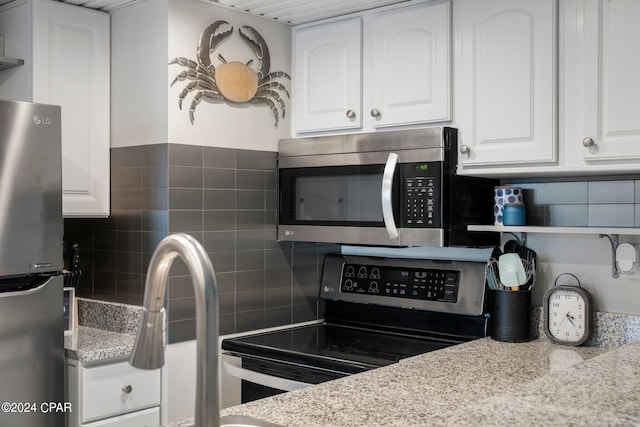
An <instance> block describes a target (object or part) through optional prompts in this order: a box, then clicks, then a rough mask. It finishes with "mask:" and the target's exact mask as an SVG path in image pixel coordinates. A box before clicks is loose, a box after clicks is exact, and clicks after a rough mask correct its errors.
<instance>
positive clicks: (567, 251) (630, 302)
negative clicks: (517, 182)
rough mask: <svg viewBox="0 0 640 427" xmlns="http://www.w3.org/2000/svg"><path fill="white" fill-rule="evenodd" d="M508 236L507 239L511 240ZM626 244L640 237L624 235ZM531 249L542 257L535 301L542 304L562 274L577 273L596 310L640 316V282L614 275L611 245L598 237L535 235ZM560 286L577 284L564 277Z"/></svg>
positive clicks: (529, 243)
mask: <svg viewBox="0 0 640 427" xmlns="http://www.w3.org/2000/svg"><path fill="white" fill-rule="evenodd" d="M508 238H509V236H506V237H505V239H508ZM620 241H621V242H622V243H625V242H626V243H637V242H640V240H639V238H638V237H637V236H636V237H629V236H621V238H620ZM527 246H529V247H531V248H532V249H534V250H535V251H536V252H537V253H538V256H539V268H538V278H537V281H536V285H535V289H534V294H533V298H534V299H533V301H534V304H536V305H541V303H542V296H543V294H544V292H545V291H546V290H547V289H549V288H550V287H552V286H553V283H554V280H555V278H556V277H557V276H558V275H559V274H560V273H573V274H575V275H576V276H578V278H579V279H580V282H581V283H582V285H583V286H585V287H586V288H587V290H588V291H589V292H590V293H591V295H592V296H593V298H594V300H595V305H596V310H598V311H604V312H609V313H623V314H633V315H640V304H639V303H638V301H640V280H632V279H627V278H619V279H613V278H612V276H611V257H612V254H611V244H610V243H609V240H608V239H606V238H599V237H598V235H597V234H594V235H566V234H532V233H529V234H528V235H527ZM558 283H559V284H568V283H575V281H574V280H573V279H571V277H567V276H563V278H562V279H561V281H558Z"/></svg>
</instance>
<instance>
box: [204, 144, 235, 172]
mask: <svg viewBox="0 0 640 427" xmlns="http://www.w3.org/2000/svg"><path fill="white" fill-rule="evenodd" d="M203 158H204V160H203V166H204V167H205V168H226V169H235V168H236V150H234V149H231V148H218V147H204V152H203Z"/></svg>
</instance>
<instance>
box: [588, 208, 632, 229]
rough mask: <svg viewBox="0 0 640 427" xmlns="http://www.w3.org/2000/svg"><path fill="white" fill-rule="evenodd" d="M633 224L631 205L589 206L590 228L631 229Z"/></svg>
mask: <svg viewBox="0 0 640 427" xmlns="http://www.w3.org/2000/svg"><path fill="white" fill-rule="evenodd" d="M634 224H635V209H634V205H632V204H608V205H589V226H590V227H633V226H634Z"/></svg>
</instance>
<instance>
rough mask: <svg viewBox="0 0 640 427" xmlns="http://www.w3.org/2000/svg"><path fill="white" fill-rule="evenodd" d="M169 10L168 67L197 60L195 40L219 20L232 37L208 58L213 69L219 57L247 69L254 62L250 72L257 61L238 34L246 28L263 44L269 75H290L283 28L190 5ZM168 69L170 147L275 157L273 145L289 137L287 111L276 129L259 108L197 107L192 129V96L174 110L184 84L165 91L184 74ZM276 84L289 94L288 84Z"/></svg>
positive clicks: (175, 0) (189, 0)
mask: <svg viewBox="0 0 640 427" xmlns="http://www.w3.org/2000/svg"><path fill="white" fill-rule="evenodd" d="M169 5H170V13H169V47H168V56H167V63H168V62H169V60H170V59H173V58H175V57H184V58H188V59H191V60H196V48H197V46H198V41H199V38H200V34H201V33H202V31H203V30H204V29H205V27H207V26H208V25H209V24H210V23H212V22H214V21H216V20H219V19H223V20H226V21H227V22H229V23H230V24H231V25H232V26H233V28H234V32H233V35H232V36H231V37H229V39H227V40H226V41H225V42H224V43H223V44H222V45H220V47H219V48H218V49H217V50H216V52H213V53H212V54H211V58H212V62H213V64H214V65H218V64H220V62H219V60H218V59H217V56H218V53H220V54H222V55H223V56H224V57H225V59H226V60H227V61H228V62H231V61H240V62H243V63H246V62H247V61H249V60H250V59H253V60H254V64H253V65H252V68H254V69H255V68H256V67H258V66H259V60H258V59H257V58H256V57H255V55H254V53H253V52H252V51H251V49H250V48H249V47H248V45H247V44H246V43H245V42H244V40H242V39H241V38H240V35H239V34H238V29H239V28H240V27H241V26H243V25H249V26H251V27H253V28H254V29H256V30H257V31H258V32H259V33H260V34H261V35H262V37H263V38H264V39H265V41H266V42H267V45H268V47H269V51H270V53H271V71H285V72H287V73H288V74H289V75H290V74H291V29H290V27H289V26H288V25H286V24H280V23H277V22H274V21H270V20H267V19H263V18H258V17H253V16H250V15H248V14H245V13H241V12H236V11H233V10H229V9H226V8H223V7H220V6H216V5H213V4H207V3H203V2H198V1H195V0H170V1H169ZM167 69H168V77H167V80H166V84H165V85H164V87H165V88H166V89H167V90H168V101H167V102H168V106H169V107H168V111H169V128H168V129H169V142H170V143H178V144H194V145H203V146H210V147H229V148H240V149H249V150H266V151H277V147H278V146H277V144H278V141H279V140H280V139H282V138H289V137H290V135H291V132H290V129H291V126H290V121H289V115H290V114H289V113H290V111H287V114H286V115H285V119H284V120H283V119H282V118H280V123H279V125H278V127H277V128H276V127H274V117H273V114H272V112H271V109H270V108H269V107H267V106H264V105H251V104H245V105H230V104H228V103H219V104H213V103H208V102H205V101H202V102H200V104H199V105H198V106H197V108H196V111H195V122H194V124H193V125H192V124H191V122H190V120H189V106H190V104H191V100H192V99H193V95H194V94H195V93H194V92H192V93H191V94H189V95H188V96H187V97H186V99H185V101H184V103H183V108H182V111H181V110H180V109H179V108H178V94H179V93H180V91H182V89H183V88H184V85H185V83H186V82H178V83H176V84H175V85H174V86H173V87H171V88H169V85H170V84H171V82H172V81H173V79H174V78H175V76H176V75H177V74H178V73H180V72H181V71H183V70H184V69H185V68H184V67H181V66H179V65H171V66H168V67H167ZM278 81H280V82H281V83H282V84H284V85H285V86H286V87H287V89H289V92H291V81H290V80H287V79H279V80H278ZM285 102H286V107H287V109H288V110H290V108H291V101H290V100H289V99H285Z"/></svg>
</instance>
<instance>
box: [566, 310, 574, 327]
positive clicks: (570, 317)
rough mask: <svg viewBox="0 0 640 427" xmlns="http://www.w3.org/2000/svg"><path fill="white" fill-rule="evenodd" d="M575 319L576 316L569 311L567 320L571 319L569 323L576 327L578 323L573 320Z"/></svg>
mask: <svg viewBox="0 0 640 427" xmlns="http://www.w3.org/2000/svg"><path fill="white" fill-rule="evenodd" d="M574 319H575V317H573V316H572V315H571V314H570V313H567V320H568V321H569V323H571V325H572V326H573V327H574V328H575V327H576V324H575V323H573V320H574Z"/></svg>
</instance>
